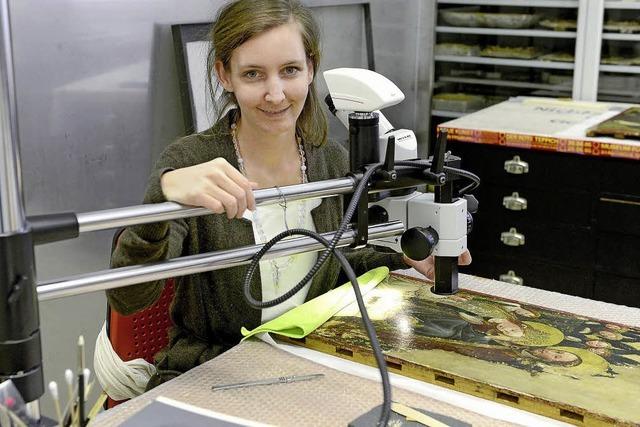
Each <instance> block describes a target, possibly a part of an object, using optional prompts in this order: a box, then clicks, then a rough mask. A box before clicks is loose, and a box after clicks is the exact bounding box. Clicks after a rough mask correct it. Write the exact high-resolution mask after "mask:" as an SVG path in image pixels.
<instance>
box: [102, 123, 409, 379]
mask: <svg viewBox="0 0 640 427" xmlns="http://www.w3.org/2000/svg"><path fill="white" fill-rule="evenodd" d="M229 120H230V117H226V118H224V119H222V120H220V122H218V123H217V124H216V125H215V126H214V127H213V128H211V129H209V130H208V131H205V132H203V133H199V134H194V135H190V136H187V137H184V138H182V139H180V140H178V141H175V142H174V143H172V144H170V145H169V146H168V147H167V148H166V149H165V150H164V152H163V153H162V154H161V156H160V159H159V160H158V162H157V164H156V166H155V168H154V170H153V172H152V174H151V176H150V178H149V182H148V186H147V190H146V194H145V197H144V203H160V202H166V201H167V200H166V198H165V197H164V195H163V193H162V189H161V187H160V177H161V175H162V174H163V173H164V172H167V171H169V170H173V169H178V168H184V167H187V166H192V165H196V164H199V163H203V162H207V161H209V160H212V159H214V158H217V157H223V158H225V159H226V160H227V161H228V162H229V163H230V164H231V165H233V166H234V167H236V168H237V167H238V163H237V158H236V156H235V152H234V148H233V143H232V140H231V136H230V133H229ZM304 149H305V151H306V158H307V174H308V177H309V181H320V180H325V179H331V178H339V177H343V176H345V175H346V173H347V172H348V156H347V152H346V150H345V149H344V148H343V147H341V146H340V145H339V144H337V143H335V142H328V143H326V144H325V145H323V146H321V147H316V146H313V145H311V144H306V143H305V144H304ZM342 212H343V207H342V198H340V197H333V198H327V199H323V201H322V203H321V204H320V205H319V206H318V207H316V208H315V209H313V210H312V212H311V215H312V217H313V221H314V224H315V227H316V231H318V232H319V233H324V232H328V231H334V230H336V229H337V228H338V226H339V224H340V220H341V217H342ZM253 244H255V240H254V235H253V228H252V225H251V222H250V221H248V220H246V219H228V218H227V217H226V215H206V216H200V217H193V218H187V219H178V220H173V221H170V222H160V223H154V224H146V225H139V226H132V227H129V228H127V229H126V230H125V231H124V232H123V233H122V235H121V236H120V238H119V241H118V244H117V245H116V247H115V249H114V251H113V254H112V259H111V266H112V267H123V266H129V265H133V264H143V263H149V262H154V261H161V260H166V259H169V258H175V257H179V256H186V255H193V254H200V253H205V252H212V251H219V250H226V249H232V248H236V247H239V246H245V245H253ZM344 252H345V255H347V258H348V259H349V261H350V262H351V265H352V266H353V267H354V269H355V271H356V273H357V274H362V273H364V272H366V271H368V270H370V269H372V268H375V267H378V266H381V265H386V266H388V267H389V268H390V269H392V270H394V269H399V268H406V265H405V264H404V262H403V261H402V255H401V254H396V253H383V252H377V251H375V250H374V249H373V248H369V247H368V248H364V249H360V250H355V251H347V250H345V251H344ZM246 269H247V266H239V267H232V268H228V269H223V270H217V271H211V272H205V273H199V274H193V275H190V276H182V277H178V278H177V279H176V288H175V297H174V299H173V303H172V305H171V318H172V320H173V323H174V325H175V326H174V327H173V328H172V330H171V332H170V334H169V345H168V346H167V348H165V349H164V350H162V351H161V352H159V353H158V354H157V355H156V364H157V367H158V371H159V372H158V375H156V376H155V377H154V378H152V379H151V381H150V382H149V385H148V388H151V387H154V386H156V385H157V384H159V383H161V382H163V381H166V380H168V379H170V378H172V377H174V376H176V375H179V374H180V373H182V372H185V371H187V370H189V369H191V368H193V367H194V366H196V365H199V364H201V363H203V362H205V361H207V360H209V359H211V358H213V357H215V356H217V355H219V354H220V353H222V352H224V351H226V350H227V349H229V348H230V347H232V346H234V345H235V344H237V343H238V342H239V341H240V338H241V335H240V328H241V327H242V326H245V327H247V328H248V329H253V328H255V327H257V326H258V325H259V324H260V320H261V312H260V310H257V309H254V308H252V307H250V306H249V305H248V304H247V302H246V301H245V299H244V296H243V284H242V279H243V276H244V274H245V271H246ZM339 273H340V266H339V263H338V262H337V261H336V260H335V259H334V258H333V257H330V258H329V260H327V262H325V264H324V265H323V266H322V268H320V270H319V271H318V272H317V274H316V275H315V277H314V278H313V280H312V283H311V286H310V288H309V292H308V294H307V300H309V299H312V298H315V297H317V296H318V295H321V294H323V293H325V292H327V291H329V290H330V289H332V288H334V287H335V286H337V285H339V284H341V283H339V280H343V279H342V278H341V276H340V274H339ZM163 284H164V282H163V281H154V282H148V283H142V284H138V285H132V286H127V287H124V288H119V289H112V290H109V291H107V298H108V300H109V304H110V305H111V307H112V308H113V309H114V310H116V311H118V312H119V313H122V314H125V315H127V314H132V313H134V312H137V311H139V310H143V309H144V308H147V307H149V306H151V305H152V304H153V303H154V302H155V301H156V300H157V299H158V298H159V297H160V294H161V292H162V289H163ZM251 289H252V294H253V295H254V296H255V297H256V298H258V299H261V298H262V289H261V285H260V274H259V272H256V274H254V276H253V281H252V283H251Z"/></svg>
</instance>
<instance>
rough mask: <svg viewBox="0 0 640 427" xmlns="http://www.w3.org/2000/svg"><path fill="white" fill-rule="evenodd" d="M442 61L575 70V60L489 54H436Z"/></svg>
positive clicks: (436, 58) (436, 57)
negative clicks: (494, 55) (565, 60)
mask: <svg viewBox="0 0 640 427" xmlns="http://www.w3.org/2000/svg"><path fill="white" fill-rule="evenodd" d="M434 59H435V60H436V61H440V62H463V63H467V64H484V65H504V66H510V67H530V68H549V69H556V70H573V68H574V64H573V62H559V61H540V60H536V59H508V58H494V57H489V56H461V55H435V56H434Z"/></svg>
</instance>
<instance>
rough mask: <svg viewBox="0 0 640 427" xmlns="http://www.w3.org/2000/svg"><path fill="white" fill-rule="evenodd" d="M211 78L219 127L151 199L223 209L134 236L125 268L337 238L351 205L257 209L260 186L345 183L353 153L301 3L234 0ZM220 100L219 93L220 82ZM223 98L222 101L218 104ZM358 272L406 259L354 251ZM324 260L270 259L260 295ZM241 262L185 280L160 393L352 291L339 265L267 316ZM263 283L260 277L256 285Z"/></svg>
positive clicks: (125, 304)
mask: <svg viewBox="0 0 640 427" xmlns="http://www.w3.org/2000/svg"><path fill="white" fill-rule="evenodd" d="M211 41H212V45H213V46H215V50H214V51H211V52H210V54H209V56H208V63H207V67H208V72H209V73H210V74H209V75H210V76H211V77H212V78H213V77H216V80H217V81H218V82H219V84H220V85H221V87H222V89H223V97H222V102H219V103H218V104H217V105H218V106H219V114H218V118H217V120H216V123H215V125H214V126H213V127H212V128H210V129H208V130H205V131H203V132H201V133H197V134H193V135H189V136H187V137H184V138H182V139H180V140H178V141H176V142H174V143H172V144H170V145H169V146H168V147H167V148H166V149H165V151H164V152H163V153H162V154H161V156H160V158H159V160H158V162H157V164H156V165H155V168H154V171H153V172H152V174H151V177H150V178H149V183H148V187H147V191H146V194H145V199H144V200H145V203H159V202H165V201H167V200H171V201H176V202H179V203H182V204H187V205H194V206H203V207H206V208H208V209H210V210H211V211H212V212H214V213H218V214H222V213H224V214H226V215H207V216H200V217H195V218H189V219H178V220H174V221H171V222H164V223H156V224H146V225H139V226H132V227H129V228H128V229H126V230H125V231H124V232H123V233H122V235H121V237H120V239H119V241H118V244H117V245H116V248H115V250H114V252H113V255H112V262H111V264H112V266H113V267H122V266H127V265H133V264H142V263H148V262H154V261H161V260H166V259H169V258H175V257H178V256H184V255H194V254H199V253H204V252H213V251H219V250H225V249H231V248H237V247H239V246H247V245H252V244H255V243H264V242H266V241H267V240H268V239H271V238H272V237H273V236H274V235H275V234H278V233H280V232H281V231H283V230H285V229H287V228H305V229H308V230H311V231H317V232H319V233H325V232H329V231H335V230H336V229H337V228H338V227H339V226H340V222H341V219H342V212H343V206H342V200H341V199H339V198H328V199H323V200H322V202H319V201H315V202H314V201H306V200H302V201H296V202H289V203H286V204H283V205H282V206H280V205H272V206H261V207H257V208H256V205H255V201H254V198H253V192H252V190H253V189H255V188H264V187H274V186H284V185H289V184H298V183H300V182H313V181H320V180H326V179H331V178H339V177H343V176H345V175H346V174H347V173H348V171H349V160H348V156H347V153H346V150H345V149H344V148H343V147H342V146H340V145H339V144H338V143H336V142H335V141H330V140H328V139H327V120H326V117H325V115H324V113H323V111H322V109H321V107H320V104H319V102H318V96H317V94H316V90H315V85H314V81H315V77H316V76H317V69H318V61H319V60H320V49H319V46H320V40H319V31H318V26H317V24H316V22H315V21H314V19H313V17H312V15H311V12H310V10H309V9H307V8H305V7H303V6H302V5H301V4H300V3H299V2H298V1H297V0H236V1H231V2H229V3H226V4H225V6H224V7H223V8H222V9H221V10H220V12H219V14H218V17H217V19H216V21H215V23H214V25H213V28H212V31H211ZM210 86H211V90H212V92H213V93H215V90H216V87H214V85H212V84H211V85H210ZM213 99H216V98H215V97H214V98H213ZM345 256H346V257H347V259H348V260H349V262H350V263H351V265H352V266H353V268H354V270H355V272H356V274H358V275H361V274H363V273H365V272H367V271H369V270H371V269H373V268H375V267H378V266H386V267H389V268H390V269H391V270H395V269H399V268H406V266H407V265H406V264H405V262H404V260H403V255H402V254H395V253H382V252H377V251H375V250H374V249H373V248H364V249H360V250H357V251H345ZM316 259H317V255H316V253H305V254H298V255H295V256H289V257H281V258H276V259H270V260H267V261H261V262H260V274H259V275H255V276H253V279H252V281H251V293H252V295H253V296H254V297H255V298H256V299H258V300H272V299H274V298H276V297H278V296H280V295H282V294H284V293H286V292H288V291H289V290H290V289H292V288H293V287H294V286H295V285H296V284H297V283H298V282H299V281H301V280H302V279H303V278H304V277H305V276H306V275H307V273H308V272H309V271H310V269H311V267H312V266H313V265H314V264H315V262H316ZM245 272H246V267H245V266H239V267H233V268H228V269H224V270H218V271H215V272H205V273H199V274H194V275H190V276H183V277H180V278H178V279H177V280H176V286H175V297H174V300H173V303H172V305H171V317H172V320H173V323H174V324H175V327H174V328H173V329H172V331H171V334H170V340H169V344H168V347H167V348H165V349H164V350H162V351H161V352H160V353H159V354H158V355H156V365H157V368H158V370H157V373H156V374H155V375H154V376H153V377H152V378H151V379H150V381H149V384H148V386H147V387H148V388H151V387H153V386H155V385H157V384H159V383H161V382H163V381H166V380H167V379H170V378H172V377H174V376H176V375H179V374H180V373H182V372H185V371H187V370H189V369H191V368H193V367H194V366H196V365H199V364H200V363H203V362H205V361H206V360H208V359H211V358H213V357H215V356H217V355H218V354H220V353H222V352H223V351H225V350H227V349H229V348H231V347H232V346H234V345H235V344H237V343H238V342H239V341H240V339H241V334H240V330H241V328H242V327H243V326H244V327H246V328H247V329H249V330H251V329H255V328H256V327H257V326H259V325H260V324H261V323H264V322H266V321H268V320H271V319H273V318H274V317H276V316H278V315H280V314H281V313H283V312H285V311H288V310H290V309H291V308H293V307H295V306H298V305H300V304H301V303H303V302H304V301H308V300H310V299H312V298H315V297H317V296H319V295H321V294H324V293H325V292H327V291H329V290H331V289H333V288H334V287H336V286H337V285H339V284H342V283H343V282H344V281H345V280H346V279H345V278H343V277H341V276H340V266H339V263H338V262H337V261H336V260H335V259H332V258H329V259H328V260H327V261H326V262H325V263H324V264H323V265H322V267H321V268H320V269H319V270H318V271H317V273H316V274H315V276H314V278H313V279H312V280H311V281H309V282H307V283H306V285H304V287H303V288H302V289H300V291H299V292H298V293H296V294H295V295H294V296H293V297H292V298H290V299H288V300H286V301H284V302H283V303H281V304H278V305H276V306H274V307H270V308H268V309H263V310H257V309H255V308H252V307H251V306H250V305H249V304H248V303H247V302H246V301H245V299H244V296H243V286H242V279H243V276H244V275H245ZM258 276H259V277H258ZM163 286H164V283H163V282H162V281H155V282H150V283H144V284H140V285H133V286H130V287H125V288H119V289H114V290H110V291H107V297H108V299H109V303H110V304H111V306H112V308H113V309H114V310H116V311H118V312H120V313H123V314H130V313H133V312H136V311H139V310H142V309H144V308H145V307H148V306H150V305H151V304H153V303H154V302H155V300H156V299H157V298H158V297H159V296H160V294H161V292H162V289H163Z"/></svg>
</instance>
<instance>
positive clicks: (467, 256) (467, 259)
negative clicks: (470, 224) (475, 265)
mask: <svg viewBox="0 0 640 427" xmlns="http://www.w3.org/2000/svg"><path fill="white" fill-rule="evenodd" d="M469 264H471V252H469V249H465V251H464V252H463V253H462V254H461V255H460V256H459V257H458V265H469Z"/></svg>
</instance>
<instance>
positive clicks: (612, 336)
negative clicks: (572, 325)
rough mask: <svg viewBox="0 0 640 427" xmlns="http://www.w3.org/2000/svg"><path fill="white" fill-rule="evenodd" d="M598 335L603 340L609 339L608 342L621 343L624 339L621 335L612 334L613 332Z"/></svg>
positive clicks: (601, 332) (602, 332) (603, 332)
mask: <svg viewBox="0 0 640 427" xmlns="http://www.w3.org/2000/svg"><path fill="white" fill-rule="evenodd" d="M598 335H600V336H601V337H602V338H605V339H608V340H614V341H619V340H621V339H622V335H620V334H619V333H617V332H612V331H607V330H604V331H600V332H598Z"/></svg>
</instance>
